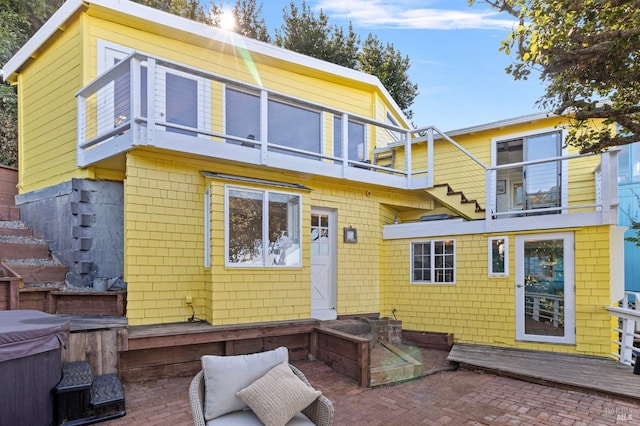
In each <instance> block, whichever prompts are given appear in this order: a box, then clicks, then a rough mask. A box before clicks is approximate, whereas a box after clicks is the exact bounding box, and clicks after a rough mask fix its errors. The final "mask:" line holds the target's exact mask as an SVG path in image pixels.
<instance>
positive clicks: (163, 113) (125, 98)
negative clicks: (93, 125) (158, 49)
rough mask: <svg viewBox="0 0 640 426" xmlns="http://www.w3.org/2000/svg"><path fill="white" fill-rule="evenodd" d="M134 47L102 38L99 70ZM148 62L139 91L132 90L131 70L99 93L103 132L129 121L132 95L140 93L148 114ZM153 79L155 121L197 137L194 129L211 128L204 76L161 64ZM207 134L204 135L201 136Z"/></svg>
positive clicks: (143, 113)
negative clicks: (133, 91) (132, 91)
mask: <svg viewBox="0 0 640 426" xmlns="http://www.w3.org/2000/svg"><path fill="white" fill-rule="evenodd" d="M132 52H133V49H131V48H129V47H125V46H119V45H116V44H114V43H109V42H106V41H103V40H99V41H98V64H97V68H98V73H99V74H100V73H102V72H104V71H106V70H107V69H109V68H111V67H112V66H113V65H115V64H117V63H118V62H120V61H122V60H123V59H124V58H125V57H127V56H128V55H129V54H130V53H132ZM148 78H149V76H148V70H147V65H146V63H143V64H142V69H141V70H140V87H139V89H138V90H137V91H136V92H137V94H132V93H131V85H130V73H129V72H128V71H127V72H125V73H123V74H122V75H120V76H118V77H116V78H115V79H114V81H113V84H111V85H108V86H107V87H106V88H105V89H104V90H102V91H101V92H100V94H99V97H100V101H99V107H98V126H99V130H100V131H108V130H109V129H111V128H113V127H117V126H119V125H120V124H123V123H125V122H127V121H129V120H130V119H131V118H132V117H130V115H131V99H132V96H134V95H136V96H139V97H140V99H139V102H140V116H141V117H143V118H146V117H147V102H148V99H147V96H148V93H147V79H148ZM151 78H154V79H155V80H154V86H155V87H156V90H155V92H154V93H153V94H152V96H153V97H154V98H153V101H154V102H155V117H154V119H155V120H156V122H158V123H160V124H162V127H161V128H164V129H165V130H166V131H167V132H173V133H181V134H187V135H192V136H196V135H198V134H197V132H195V131H192V130H191V129H194V130H196V129H204V130H209V129H210V127H211V111H210V99H211V93H210V85H209V84H206V83H205V80H204V79H203V78H202V77H199V76H196V75H193V74H189V73H186V72H182V71H178V70H174V69H171V68H167V67H164V66H158V67H157V69H156V73H155V75H154V76H152V77H151ZM199 136H201V137H204V135H199Z"/></svg>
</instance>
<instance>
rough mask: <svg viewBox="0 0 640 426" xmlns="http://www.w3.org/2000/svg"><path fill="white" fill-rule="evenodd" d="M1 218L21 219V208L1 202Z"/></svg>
mask: <svg viewBox="0 0 640 426" xmlns="http://www.w3.org/2000/svg"><path fill="white" fill-rule="evenodd" d="M0 220H20V209H19V208H18V207H15V206H7V205H5V204H0Z"/></svg>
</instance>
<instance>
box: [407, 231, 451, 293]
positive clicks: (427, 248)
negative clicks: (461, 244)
mask: <svg viewBox="0 0 640 426" xmlns="http://www.w3.org/2000/svg"><path fill="white" fill-rule="evenodd" d="M411 282H412V283H414V284H432V283H441V284H453V283H455V282H456V246H455V241H454V240H434V241H419V242H412V243H411Z"/></svg>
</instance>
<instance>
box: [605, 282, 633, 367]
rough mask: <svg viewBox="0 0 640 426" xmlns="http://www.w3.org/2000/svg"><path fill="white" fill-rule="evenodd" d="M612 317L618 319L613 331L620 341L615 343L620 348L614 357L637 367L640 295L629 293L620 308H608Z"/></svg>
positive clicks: (625, 295) (621, 302)
mask: <svg viewBox="0 0 640 426" xmlns="http://www.w3.org/2000/svg"><path fill="white" fill-rule="evenodd" d="M606 309H607V310H608V311H609V314H610V315H611V316H614V317H616V318H618V324H617V326H616V327H615V328H614V329H613V331H614V332H615V333H616V334H617V336H618V339H617V340H614V341H613V343H614V344H615V345H616V346H617V347H618V351H617V352H613V353H612V355H613V356H614V357H616V358H618V360H619V361H620V362H621V363H623V364H625V365H635V363H636V362H638V355H639V354H640V334H639V333H640V331H639V330H638V327H640V293H635V292H630V291H627V292H625V294H624V298H623V299H622V300H621V301H620V303H619V306H607V307H606Z"/></svg>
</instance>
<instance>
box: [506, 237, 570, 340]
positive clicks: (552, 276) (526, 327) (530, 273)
mask: <svg viewBox="0 0 640 426" xmlns="http://www.w3.org/2000/svg"><path fill="white" fill-rule="evenodd" d="M573 242H574V237H573V233H570V232H562V233H552V234H537V235H519V236H516V339H518V340H523V341H531V342H546V343H565V344H574V343H575V341H576V336H575V323H576V321H575V280H574V247H573Z"/></svg>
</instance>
